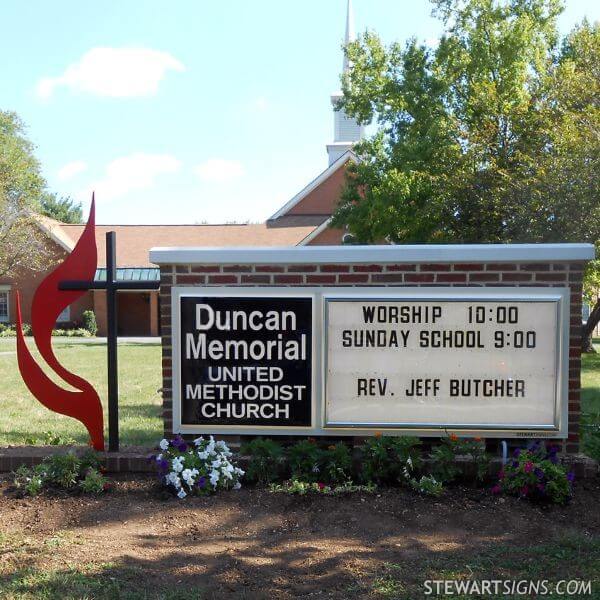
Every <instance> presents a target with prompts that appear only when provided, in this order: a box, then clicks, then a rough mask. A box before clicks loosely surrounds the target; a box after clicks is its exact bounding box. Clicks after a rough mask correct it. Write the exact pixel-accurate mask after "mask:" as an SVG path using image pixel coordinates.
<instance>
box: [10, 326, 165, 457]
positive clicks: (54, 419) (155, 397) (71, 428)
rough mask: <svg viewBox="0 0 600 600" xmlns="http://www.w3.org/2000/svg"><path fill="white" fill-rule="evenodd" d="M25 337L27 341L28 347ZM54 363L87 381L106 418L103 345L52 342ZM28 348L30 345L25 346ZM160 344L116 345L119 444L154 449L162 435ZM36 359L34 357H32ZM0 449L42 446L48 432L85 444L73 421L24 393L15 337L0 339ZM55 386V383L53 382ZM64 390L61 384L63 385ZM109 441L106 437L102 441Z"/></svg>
mask: <svg viewBox="0 0 600 600" xmlns="http://www.w3.org/2000/svg"><path fill="white" fill-rule="evenodd" d="M31 341H32V340H31V338H28V342H31ZM53 343H54V347H55V350H56V356H57V358H58V360H59V361H60V362H61V363H62V364H63V365H65V367H66V368H67V369H69V370H70V371H72V372H74V373H77V374H78V375H81V376H82V377H84V378H85V379H87V380H88V381H90V382H91V383H92V384H93V385H94V387H95V388H96V390H98V393H99V394H100V398H101V399H102V402H103V404H104V423H105V426H106V427H108V420H107V415H106V345H105V344H104V343H93V342H91V343H86V344H81V343H79V342H73V341H71V340H68V339H55V340H53ZM29 348H30V349H33V348H34V346H33V345H32V344H31V343H29ZM160 354H161V351H160V345H159V344H143V345H142V344H119V392H120V399H119V411H120V433H121V443H122V444H123V445H133V446H139V445H155V444H156V442H157V439H159V437H160V435H161V433H162V420H161V418H160V414H161V403H162V398H161V396H160V394H159V393H158V390H159V388H160V387H161V386H162V380H161V357H160ZM35 356H36V357H39V354H37V352H36V353H35ZM0 381H1V382H2V389H1V391H0V405H1V407H2V409H1V412H0V415H1V416H0V446H5V445H8V444H13V445H18V444H25V443H31V442H32V441H34V440H35V443H37V444H43V443H45V442H46V439H45V436H44V433H45V432H51V433H52V434H53V435H56V436H58V438H60V440H59V441H60V442H61V443H64V442H67V441H69V440H74V441H75V442H77V443H78V444H86V443H87V440H88V435H87V431H86V430H85V428H84V427H83V425H81V423H79V421H76V420H75V419H71V418H69V417H65V416H62V415H58V414H56V413H53V412H51V411H49V410H48V409H47V408H45V407H44V406H42V405H41V404H40V403H39V402H38V401H37V400H36V399H35V398H34V397H33V396H32V395H31V394H30V393H29V391H28V390H27V388H26V387H25V384H24V383H23V380H22V379H21V375H20V373H19V369H18V367H17V356H16V352H15V340H14V338H0ZM58 381H60V380H58ZM63 385H64V384H63ZM107 439H108V438H107Z"/></svg>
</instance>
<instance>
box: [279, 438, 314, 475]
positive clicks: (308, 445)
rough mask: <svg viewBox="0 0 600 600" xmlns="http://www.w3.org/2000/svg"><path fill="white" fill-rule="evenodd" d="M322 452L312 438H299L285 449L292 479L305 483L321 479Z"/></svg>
mask: <svg viewBox="0 0 600 600" xmlns="http://www.w3.org/2000/svg"><path fill="white" fill-rule="evenodd" d="M321 456H322V452H321V449H320V448H319V446H318V445H317V444H316V442H315V441H314V440H313V439H308V440H300V441H299V442H296V443H295V444H294V445H293V446H290V447H289V448H288V449H287V461H288V465H289V468H290V472H291V475H292V479H297V480H299V481H304V482H307V483H317V482H319V481H320V480H321V474H320V473H321Z"/></svg>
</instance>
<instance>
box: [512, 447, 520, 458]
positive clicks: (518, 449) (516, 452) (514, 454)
mask: <svg viewBox="0 0 600 600" xmlns="http://www.w3.org/2000/svg"><path fill="white" fill-rule="evenodd" d="M520 455H521V448H516V449H515V451H514V452H513V456H514V457H515V458H519V456H520Z"/></svg>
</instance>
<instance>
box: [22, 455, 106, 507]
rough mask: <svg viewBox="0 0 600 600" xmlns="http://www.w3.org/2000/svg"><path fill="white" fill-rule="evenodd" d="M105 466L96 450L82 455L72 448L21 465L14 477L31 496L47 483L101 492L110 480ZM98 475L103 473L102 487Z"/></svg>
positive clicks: (66, 487)
mask: <svg viewBox="0 0 600 600" xmlns="http://www.w3.org/2000/svg"><path fill="white" fill-rule="evenodd" d="M101 470H102V466H101V464H100V458H99V456H98V455H97V454H96V453H94V452H93V451H92V450H89V451H88V452H87V453H86V454H85V455H84V456H83V457H82V458H78V457H77V456H76V455H75V454H74V453H72V452H69V453H68V454H55V455H53V456H49V457H48V458H45V459H44V460H43V461H42V462H41V463H40V464H39V465H36V466H35V467H33V468H28V467H25V466H22V467H19V468H18V469H17V470H16V471H15V473H14V478H13V481H14V484H15V487H16V488H17V489H20V490H22V491H23V492H24V493H25V494H27V495H29V496H37V494H39V493H40V492H41V491H42V490H43V489H44V488H47V487H56V488H61V489H67V490H73V489H75V488H77V487H79V488H80V489H81V490H83V491H84V492H91V493H94V494H98V493H100V492H101V491H103V490H105V489H107V483H108V482H107V480H106V478H104V477H103V476H102V475H101V473H100V472H101ZM98 476H100V477H102V479H101V481H102V485H103V486H104V487H103V488H102V489H98V484H99V481H100V479H99V477H98ZM86 480H87V481H86Z"/></svg>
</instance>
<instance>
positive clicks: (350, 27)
mask: <svg viewBox="0 0 600 600" xmlns="http://www.w3.org/2000/svg"><path fill="white" fill-rule="evenodd" d="M355 39H356V35H355V34H354V11H353V10H352V0H348V5H347V6H346V37H345V38H344V46H347V45H348V44H349V43H350V42H353V41H354V40H355ZM349 66H350V65H349V63H348V57H347V56H346V53H345V52H344V66H343V72H344V73H346V71H348V68H349Z"/></svg>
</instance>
